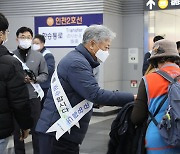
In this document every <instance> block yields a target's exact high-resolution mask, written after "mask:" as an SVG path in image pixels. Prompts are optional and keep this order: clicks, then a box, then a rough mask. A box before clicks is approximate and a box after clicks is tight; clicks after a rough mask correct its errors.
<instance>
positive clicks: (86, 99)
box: [36, 25, 136, 154]
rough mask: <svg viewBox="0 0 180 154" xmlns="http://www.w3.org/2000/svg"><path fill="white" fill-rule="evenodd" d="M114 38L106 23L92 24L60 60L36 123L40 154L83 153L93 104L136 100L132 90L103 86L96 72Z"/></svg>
mask: <svg viewBox="0 0 180 154" xmlns="http://www.w3.org/2000/svg"><path fill="white" fill-rule="evenodd" d="M114 37H115V33H113V32H112V31H111V30H110V29H108V28H107V27H105V26H103V25H93V26H90V27H88V28H87V29H86V30H85V32H84V34H83V42H82V43H81V44H79V45H78V46H77V47H76V48H75V49H74V50H72V51H71V52H69V53H68V54H67V55H66V56H65V57H64V58H62V59H61V60H60V62H59V64H58V66H57V71H56V70H55V72H54V74H53V76H52V79H51V89H50V90H49V91H48V94H47V98H46V100H45V103H44V108H43V110H42V112H41V116H40V119H39V121H38V123H37V126H36V131H37V132H39V147H40V154H60V153H62V154H79V145H80V144H81V143H82V142H83V139H84V137H85V134H86V132H87V129H88V126H89V121H90V119H91V115H92V106H93V103H96V104H100V105H108V106H123V105H124V104H126V103H128V102H131V101H133V100H134V99H135V97H136V96H135V95H133V94H131V93H126V92H119V91H109V90H105V89H102V88H100V86H99V85H98V82H97V80H96V78H95V75H94V74H93V69H94V68H96V67H98V66H99V65H100V63H103V62H105V61H106V59H107V58H108V56H109V52H108V50H109V48H110V44H111V40H112V39H113V38H114ZM61 88H62V89H61ZM59 89H61V90H59ZM63 91H64V92H63ZM66 97H67V98H66ZM90 102H93V103H90ZM71 113H72V114H71ZM60 115H61V116H60ZM58 120H60V122H59V123H57V122H58ZM61 120H63V122H61ZM64 120H65V121H66V122H65V121H64ZM72 122H73V123H72ZM56 130H57V131H58V132H57V133H56ZM59 131H60V133H59Z"/></svg>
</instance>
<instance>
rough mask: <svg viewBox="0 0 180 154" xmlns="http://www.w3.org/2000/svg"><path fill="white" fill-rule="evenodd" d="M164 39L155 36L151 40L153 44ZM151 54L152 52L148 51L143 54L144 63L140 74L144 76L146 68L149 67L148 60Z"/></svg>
mask: <svg viewBox="0 0 180 154" xmlns="http://www.w3.org/2000/svg"><path fill="white" fill-rule="evenodd" d="M162 39H164V37H162V36H160V35H157V36H155V37H154V38H153V42H154V43H155V42H156V41H159V40H162ZM151 52H152V50H150V51H148V52H146V53H145V55H144V61H143V67H142V74H143V75H145V72H146V71H147V69H148V67H149V61H148V59H149V58H150V56H151Z"/></svg>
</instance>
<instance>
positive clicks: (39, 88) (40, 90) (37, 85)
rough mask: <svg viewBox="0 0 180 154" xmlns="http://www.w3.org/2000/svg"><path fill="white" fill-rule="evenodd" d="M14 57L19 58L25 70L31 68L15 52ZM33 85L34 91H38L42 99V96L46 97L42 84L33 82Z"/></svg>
mask: <svg viewBox="0 0 180 154" xmlns="http://www.w3.org/2000/svg"><path fill="white" fill-rule="evenodd" d="M13 57H15V58H16V59H17V60H19V61H20V62H21V64H22V67H23V70H29V68H28V67H27V65H26V64H25V63H23V62H22V61H21V59H19V58H18V57H17V56H16V55H15V54H14V55H13ZM31 85H32V86H33V88H34V91H35V92H37V94H38V97H40V99H41V100H42V98H43V97H44V91H43V90H42V88H41V86H40V85H39V84H38V83H31Z"/></svg>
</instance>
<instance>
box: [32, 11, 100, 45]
mask: <svg viewBox="0 0 180 154" xmlns="http://www.w3.org/2000/svg"><path fill="white" fill-rule="evenodd" d="M34 22H35V23H34V25H35V34H42V35H44V37H45V39H46V43H45V46H46V47H51V48H68V47H75V46H77V45H78V44H79V43H81V42H82V37H83V33H84V31H85V29H86V28H87V27H88V26H90V25H93V24H103V14H83V15H64V16H41V17H35V19H34Z"/></svg>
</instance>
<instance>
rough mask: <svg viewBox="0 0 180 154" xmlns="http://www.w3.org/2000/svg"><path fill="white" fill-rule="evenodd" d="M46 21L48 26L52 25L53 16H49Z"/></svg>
mask: <svg viewBox="0 0 180 154" xmlns="http://www.w3.org/2000/svg"><path fill="white" fill-rule="evenodd" d="M46 22H47V25H48V26H52V25H53V24H54V19H53V18H52V17H48V18H47V21H46Z"/></svg>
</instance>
